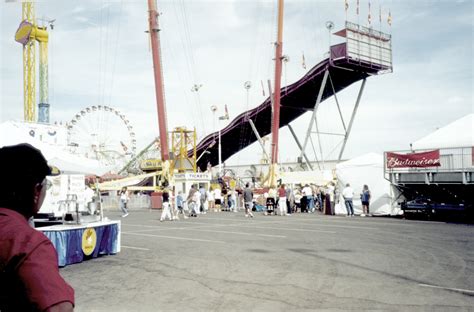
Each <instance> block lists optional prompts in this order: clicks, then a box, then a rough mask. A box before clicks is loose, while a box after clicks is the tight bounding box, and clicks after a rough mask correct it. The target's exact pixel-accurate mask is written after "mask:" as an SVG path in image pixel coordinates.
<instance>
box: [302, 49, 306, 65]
mask: <svg viewBox="0 0 474 312" xmlns="http://www.w3.org/2000/svg"><path fill="white" fill-rule="evenodd" d="M301 65H302V66H303V68H304V69H306V61H305V59H304V53H303V60H302V64H301Z"/></svg>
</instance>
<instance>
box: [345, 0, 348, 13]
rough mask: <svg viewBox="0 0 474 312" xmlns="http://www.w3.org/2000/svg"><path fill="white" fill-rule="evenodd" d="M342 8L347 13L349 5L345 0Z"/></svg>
mask: <svg viewBox="0 0 474 312" xmlns="http://www.w3.org/2000/svg"><path fill="white" fill-rule="evenodd" d="M344 7H345V8H346V12H347V9H349V3H348V2H347V0H344Z"/></svg>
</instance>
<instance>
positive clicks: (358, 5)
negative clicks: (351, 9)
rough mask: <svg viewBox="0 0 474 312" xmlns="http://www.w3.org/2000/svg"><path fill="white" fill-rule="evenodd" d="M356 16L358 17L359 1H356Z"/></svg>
mask: <svg viewBox="0 0 474 312" xmlns="http://www.w3.org/2000/svg"><path fill="white" fill-rule="evenodd" d="M356 13H357V15H359V0H357V9H356Z"/></svg>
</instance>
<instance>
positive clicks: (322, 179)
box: [280, 170, 333, 185]
mask: <svg viewBox="0 0 474 312" xmlns="http://www.w3.org/2000/svg"><path fill="white" fill-rule="evenodd" d="M280 178H281V181H282V183H284V184H307V183H313V184H316V185H326V184H327V183H328V182H329V181H332V180H333V176H332V171H331V170H314V171H287V172H281V173H280Z"/></svg>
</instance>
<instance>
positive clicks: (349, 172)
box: [336, 153, 400, 215]
mask: <svg viewBox="0 0 474 312" xmlns="http://www.w3.org/2000/svg"><path fill="white" fill-rule="evenodd" d="M383 166H384V163H383V156H382V155H379V154H375V153H369V154H366V155H362V156H359V157H356V158H352V159H350V160H348V161H345V162H342V163H340V164H337V165H336V176H337V180H338V185H337V193H338V194H339V204H336V214H346V213H347V212H346V207H345V205H344V198H343V197H342V190H343V189H344V187H345V185H346V183H349V184H350V185H351V187H352V188H353V189H354V199H353V203H354V213H355V214H360V213H362V203H361V201H360V193H362V187H363V186H364V184H367V185H368V186H369V189H370V192H371V195H372V196H371V200H370V213H371V214H373V215H397V214H399V213H400V209H399V208H397V207H392V202H393V200H392V195H391V194H392V193H391V189H390V188H391V186H390V182H389V181H387V180H385V179H384V176H383Z"/></svg>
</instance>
